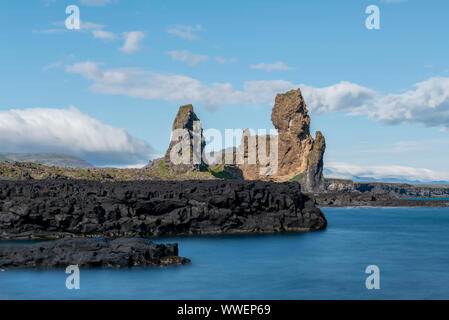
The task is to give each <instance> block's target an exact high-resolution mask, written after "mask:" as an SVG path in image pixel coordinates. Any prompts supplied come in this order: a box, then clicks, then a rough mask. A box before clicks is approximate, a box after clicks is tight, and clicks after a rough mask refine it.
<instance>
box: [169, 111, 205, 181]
mask: <svg viewBox="0 0 449 320" xmlns="http://www.w3.org/2000/svg"><path fill="white" fill-rule="evenodd" d="M177 130H184V132H185V135H184V136H182V135H181V136H178V137H176V136H175V135H176V132H177ZM183 139H185V140H186V143H187V145H188V149H189V152H188V159H189V161H186V162H188V163H179V164H175V163H173V161H172V157H171V153H172V150H173V149H174V148H177V150H175V151H174V152H175V153H176V152H177V153H178V155H179V157H181V154H183V153H182V149H181V148H179V147H180V145H181V141H182V140H183ZM205 145H206V142H205V140H204V137H203V129H202V128H201V121H200V119H199V118H198V116H197V115H196V114H195V112H194V111H193V105H191V104H188V105H184V106H181V107H180V108H179V111H178V114H177V115H176V118H175V121H174V122H173V126H172V139H171V141H170V145H169V147H168V149H167V152H166V153H165V157H164V167H165V168H166V169H167V170H169V171H170V172H171V173H173V174H183V173H186V172H191V171H202V170H205V169H207V165H206V164H205V163H204V162H203V160H202V152H203V150H204V147H205ZM195 155H196V157H195Z"/></svg>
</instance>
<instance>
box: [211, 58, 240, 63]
mask: <svg viewBox="0 0 449 320" xmlns="http://www.w3.org/2000/svg"><path fill="white" fill-rule="evenodd" d="M215 61H217V62H218V63H220V64H225V63H234V62H237V59H236V58H223V57H215Z"/></svg>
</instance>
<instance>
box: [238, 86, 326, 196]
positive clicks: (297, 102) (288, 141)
mask: <svg viewBox="0 0 449 320" xmlns="http://www.w3.org/2000/svg"><path fill="white" fill-rule="evenodd" d="M271 121H272V122H273V125H274V127H275V128H276V129H277V131H278V168H277V172H276V173H275V174H271V175H260V174H259V167H260V165H259V164H258V163H257V164H247V163H248V161H247V150H248V148H247V146H244V148H245V164H243V165H240V166H239V167H240V168H241V170H242V171H243V177H244V178H245V179H247V180H272V181H277V182H284V181H298V182H299V183H301V185H302V186H303V190H305V191H317V190H319V189H321V186H322V180H323V156H324V152H325V149H326V143H325V139H324V136H323V135H322V134H321V132H319V131H318V132H317V133H316V137H315V139H314V138H313V137H312V136H311V135H310V116H309V115H308V110H307V108H306V104H305V102H304V98H303V96H302V94H301V90H300V89H297V90H291V91H288V92H287V93H284V94H278V95H277V96H276V101H275V105H274V107H273V111H272V114H271ZM244 138H245V137H244ZM269 139H270V137H269V136H268V138H267V139H266V140H267V141H268V140H269ZM257 141H258V142H259V141H263V139H262V140H260V139H257ZM244 142H245V141H244V140H243V139H242V144H244ZM267 144H268V143H267ZM267 149H268V147H267Z"/></svg>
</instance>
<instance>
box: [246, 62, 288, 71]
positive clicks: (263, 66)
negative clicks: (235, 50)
mask: <svg viewBox="0 0 449 320" xmlns="http://www.w3.org/2000/svg"><path fill="white" fill-rule="evenodd" d="M249 67H250V68H251V69H259V70H264V71H267V72H271V71H286V70H291V69H292V68H291V67H289V66H287V65H286V64H285V63H284V62H282V61H277V62H275V63H263V62H262V63H259V64H252V65H250V66H249Z"/></svg>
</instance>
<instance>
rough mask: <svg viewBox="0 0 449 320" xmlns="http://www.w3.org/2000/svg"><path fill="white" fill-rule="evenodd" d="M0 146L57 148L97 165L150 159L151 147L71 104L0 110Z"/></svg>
mask: <svg viewBox="0 0 449 320" xmlns="http://www.w3.org/2000/svg"><path fill="white" fill-rule="evenodd" d="M0 149H1V150H4V151H9V152H58V153H66V154H71V155H76V156H79V157H81V158H83V159H85V160H87V161H89V162H92V163H94V164H98V165H114V164H121V165H132V164H137V163H143V162H146V161H147V160H149V158H150V157H151V154H152V153H153V149H152V148H151V147H150V146H149V145H148V144H147V143H146V142H145V141H143V140H140V139H137V138H134V137H132V136H130V135H129V134H128V133H127V132H126V130H125V129H123V128H118V127H113V126H110V125H107V124H104V123H102V122H100V121H98V120H96V119H94V118H91V117H89V116H88V115H86V114H84V113H82V112H80V111H79V110H78V109H76V108H74V107H70V108H69V109H47V108H31V109H25V110H8V111H0Z"/></svg>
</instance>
